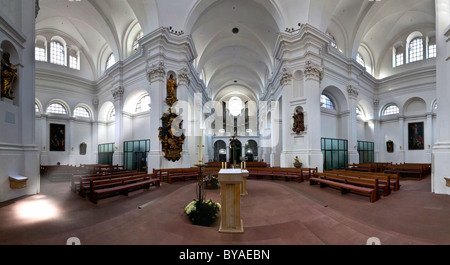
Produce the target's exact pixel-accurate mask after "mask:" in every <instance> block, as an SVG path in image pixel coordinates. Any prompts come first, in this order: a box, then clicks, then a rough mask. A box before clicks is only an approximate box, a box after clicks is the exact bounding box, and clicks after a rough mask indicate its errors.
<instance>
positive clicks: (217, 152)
mask: <svg viewBox="0 0 450 265" xmlns="http://www.w3.org/2000/svg"><path fill="white" fill-rule="evenodd" d="M214 161H215V162H226V161H227V145H226V144H225V142H224V141H222V140H219V141H217V142H215V143H214Z"/></svg>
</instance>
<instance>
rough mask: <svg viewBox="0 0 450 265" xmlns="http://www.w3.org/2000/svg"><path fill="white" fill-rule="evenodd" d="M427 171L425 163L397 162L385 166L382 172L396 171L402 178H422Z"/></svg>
mask: <svg viewBox="0 0 450 265" xmlns="http://www.w3.org/2000/svg"><path fill="white" fill-rule="evenodd" d="M427 172H428V167H427V165H425V164H398V165H390V166H387V167H386V169H385V171H384V173H396V174H398V175H399V177H401V178H404V179H415V180H422V179H423V178H424V177H425V176H426V175H427Z"/></svg>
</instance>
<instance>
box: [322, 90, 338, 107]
mask: <svg viewBox="0 0 450 265" xmlns="http://www.w3.org/2000/svg"><path fill="white" fill-rule="evenodd" d="M320 107H322V108H325V109H332V110H336V106H335V104H334V102H333V100H331V98H330V97H328V96H327V95H324V94H322V95H321V96H320Z"/></svg>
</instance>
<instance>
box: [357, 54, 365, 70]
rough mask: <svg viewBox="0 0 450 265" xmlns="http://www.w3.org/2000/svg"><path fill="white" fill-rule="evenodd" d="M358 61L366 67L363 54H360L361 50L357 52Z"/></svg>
mask: <svg viewBox="0 0 450 265" xmlns="http://www.w3.org/2000/svg"><path fill="white" fill-rule="evenodd" d="M356 61H357V62H358V63H359V64H360V65H362V66H364V67H366V63H365V62H364V59H363V57H362V56H361V54H360V53H359V52H358V53H357V54H356Z"/></svg>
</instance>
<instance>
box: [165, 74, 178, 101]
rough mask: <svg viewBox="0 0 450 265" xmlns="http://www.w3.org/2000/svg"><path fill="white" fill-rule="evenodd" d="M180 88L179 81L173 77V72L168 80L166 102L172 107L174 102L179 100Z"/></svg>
mask: <svg viewBox="0 0 450 265" xmlns="http://www.w3.org/2000/svg"><path fill="white" fill-rule="evenodd" d="M177 88H178V85H177V81H176V80H175V79H174V78H173V74H171V75H170V77H169V80H167V96H166V103H167V104H168V105H169V106H171V107H172V105H173V103H175V102H177V101H178V99H177V92H176V89H177Z"/></svg>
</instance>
